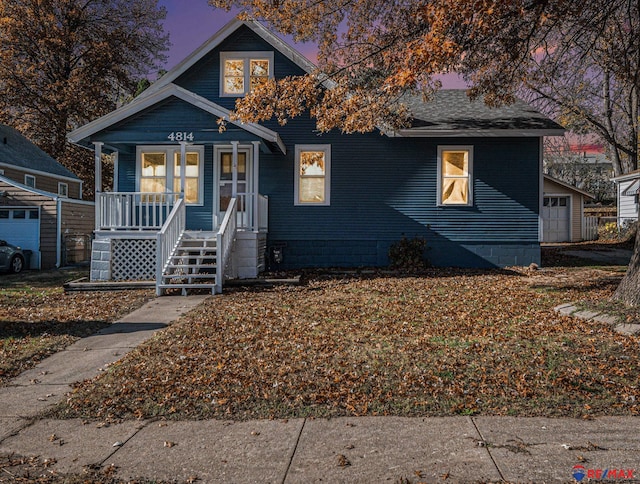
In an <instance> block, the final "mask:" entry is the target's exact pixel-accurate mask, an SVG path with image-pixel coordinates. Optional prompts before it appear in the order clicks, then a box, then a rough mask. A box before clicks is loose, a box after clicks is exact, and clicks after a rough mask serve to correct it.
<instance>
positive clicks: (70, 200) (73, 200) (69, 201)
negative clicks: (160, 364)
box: [60, 198, 96, 207]
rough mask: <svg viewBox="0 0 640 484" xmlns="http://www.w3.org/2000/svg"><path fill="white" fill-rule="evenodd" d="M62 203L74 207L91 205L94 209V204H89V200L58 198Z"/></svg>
mask: <svg viewBox="0 0 640 484" xmlns="http://www.w3.org/2000/svg"><path fill="white" fill-rule="evenodd" d="M60 201H61V202H62V203H73V204H75V205H93V206H94V207H95V205H96V202H90V201H89V200H78V199H77V198H60Z"/></svg>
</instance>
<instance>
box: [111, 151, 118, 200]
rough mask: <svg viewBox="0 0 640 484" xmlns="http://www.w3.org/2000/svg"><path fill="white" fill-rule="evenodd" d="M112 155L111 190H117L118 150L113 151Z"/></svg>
mask: <svg viewBox="0 0 640 484" xmlns="http://www.w3.org/2000/svg"><path fill="white" fill-rule="evenodd" d="M111 156H112V157H113V191H114V192H117V191H118V184H119V181H118V177H119V176H120V152H119V151H114V152H113V153H111Z"/></svg>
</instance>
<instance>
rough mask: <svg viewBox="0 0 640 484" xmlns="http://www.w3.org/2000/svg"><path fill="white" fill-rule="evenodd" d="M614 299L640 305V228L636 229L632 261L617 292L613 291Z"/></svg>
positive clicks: (631, 304)
mask: <svg viewBox="0 0 640 484" xmlns="http://www.w3.org/2000/svg"><path fill="white" fill-rule="evenodd" d="M639 225H640V224H639ZM613 299H614V300H616V301H622V302H624V303H626V304H628V305H630V306H640V230H636V241H635V244H634V246H633V255H632V256H631V262H629V268H628V269H627V273H626V274H625V275H624V277H623V278H622V280H621V281H620V285H619V286H618V288H617V289H616V292H614V293H613Z"/></svg>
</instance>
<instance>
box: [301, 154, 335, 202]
mask: <svg viewBox="0 0 640 484" xmlns="http://www.w3.org/2000/svg"><path fill="white" fill-rule="evenodd" d="M294 173H295V174H294V190H293V191H294V205H308V206H328V205H330V204H331V203H330V202H331V200H330V198H331V145H296V147H295V166H294Z"/></svg>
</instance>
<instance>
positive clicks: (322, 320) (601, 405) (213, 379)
mask: <svg viewBox="0 0 640 484" xmlns="http://www.w3.org/2000/svg"><path fill="white" fill-rule="evenodd" d="M620 277H621V272H611V271H605V270H597V269H589V268H569V269H553V270H543V271H535V272H527V271H524V270H521V271H520V272H516V271H511V272H510V271H489V272H478V271H464V270H432V271H430V272H428V273H427V274H424V275H421V276H419V277H391V276H386V277H385V276H375V275H371V276H362V277H349V276H338V277H321V276H320V277H312V278H310V280H308V282H307V283H306V284H305V285H303V286H299V287H276V288H273V289H262V290H259V289H245V290H243V289H236V290H227V291H226V292H225V294H224V295H222V296H218V297H212V298H209V299H208V300H207V301H206V302H205V303H204V304H203V305H202V306H200V307H199V308H197V309H196V310H194V311H192V312H191V313H189V314H188V315H186V316H185V317H183V318H182V319H181V320H180V321H179V322H178V323H175V324H173V325H172V326H171V327H169V328H168V329H167V330H165V331H163V332H161V333H159V334H158V335H156V337H154V338H153V339H151V340H150V341H149V342H147V343H146V344H144V345H143V346H141V347H139V348H138V349H136V350H135V351H134V352H132V353H130V354H129V355H128V356H127V357H126V358H125V359H124V360H123V361H121V362H120V363H117V364H115V365H113V366H112V367H111V368H110V370H109V371H108V372H106V373H105V374H103V375H101V376H100V377H98V378H96V379H95V380H93V381H87V382H84V383H82V384H80V385H79V386H78V387H77V388H76V390H75V392H74V393H73V395H72V397H71V398H70V400H69V401H68V403H66V404H64V405H63V406H61V407H60V408H59V409H58V410H57V415H58V416H81V417H89V418H91V417H93V418H99V419H106V420H110V419H122V418H149V417H154V416H164V417H167V418H176V419H200V418H232V419H249V418H287V417H303V416H317V417H328V416H339V415H403V416H435V415H460V414H462V415H464V414H493V415H545V416H560V415H564V416H588V415H605V414H609V415H612V414H619V415H629V414H638V413H639V411H640V406H639V404H638V402H639V401H640V389H639V388H638V379H639V378H638V377H639V374H638V369H639V368H640V342H639V339H638V338H635V337H629V336H622V335H619V334H616V333H614V332H613V331H612V329H611V328H610V327H609V326H607V325H604V324H599V323H594V322H586V321H583V320H580V319H577V318H572V317H565V316H561V315H559V314H557V313H555V312H554V311H553V310H552V308H553V307H554V306H555V305H557V304H560V303H563V302H567V301H578V300H591V299H593V300H601V299H604V298H607V297H608V296H609V295H610V294H611V293H612V291H613V289H614V288H615V286H616V285H617V282H618V280H619V278H620Z"/></svg>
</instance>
